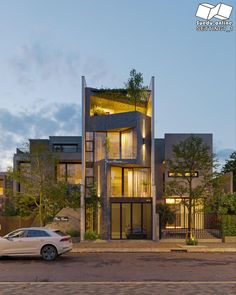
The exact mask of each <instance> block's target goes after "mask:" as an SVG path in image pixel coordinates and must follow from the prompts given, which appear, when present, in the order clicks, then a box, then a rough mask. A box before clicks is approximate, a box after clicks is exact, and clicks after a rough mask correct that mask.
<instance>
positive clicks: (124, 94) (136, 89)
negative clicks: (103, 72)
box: [90, 69, 151, 116]
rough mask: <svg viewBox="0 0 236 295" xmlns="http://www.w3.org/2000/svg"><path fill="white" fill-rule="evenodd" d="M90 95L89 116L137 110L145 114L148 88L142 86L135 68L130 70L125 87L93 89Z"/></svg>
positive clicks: (139, 74)
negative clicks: (92, 93)
mask: <svg viewBox="0 0 236 295" xmlns="http://www.w3.org/2000/svg"><path fill="white" fill-rule="evenodd" d="M93 92H94V95H93V96H91V110H90V114H91V116H101V115H109V114H114V113H122V112H130V111H139V112H141V113H144V114H147V109H148V103H149V97H150V93H151V92H150V90H149V89H148V87H147V86H143V77H142V74H141V73H137V72H136V70H134V69H133V70H132V71H131V72H130V78H129V79H128V81H127V83H125V88H116V89H109V88H101V89H94V90H93Z"/></svg>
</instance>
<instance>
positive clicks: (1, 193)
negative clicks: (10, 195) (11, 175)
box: [0, 179, 3, 196]
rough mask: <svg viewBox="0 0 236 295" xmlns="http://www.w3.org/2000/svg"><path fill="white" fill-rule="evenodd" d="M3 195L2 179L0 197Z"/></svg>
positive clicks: (0, 180) (0, 181)
mask: <svg viewBox="0 0 236 295" xmlns="http://www.w3.org/2000/svg"><path fill="white" fill-rule="evenodd" d="M2 195H3V180H2V179H0V196H2Z"/></svg>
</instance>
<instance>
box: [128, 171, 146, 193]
mask: <svg viewBox="0 0 236 295" xmlns="http://www.w3.org/2000/svg"><path fill="white" fill-rule="evenodd" d="M124 196H125V197H150V170H149V169H148V168H142V169H138V168H137V169H136V168H124Z"/></svg>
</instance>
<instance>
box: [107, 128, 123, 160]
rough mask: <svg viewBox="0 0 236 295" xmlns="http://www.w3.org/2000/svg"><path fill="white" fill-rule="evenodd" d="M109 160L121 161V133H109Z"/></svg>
mask: <svg viewBox="0 0 236 295" xmlns="http://www.w3.org/2000/svg"><path fill="white" fill-rule="evenodd" d="M107 138H108V143H107V145H108V159H120V133H119V132H107Z"/></svg>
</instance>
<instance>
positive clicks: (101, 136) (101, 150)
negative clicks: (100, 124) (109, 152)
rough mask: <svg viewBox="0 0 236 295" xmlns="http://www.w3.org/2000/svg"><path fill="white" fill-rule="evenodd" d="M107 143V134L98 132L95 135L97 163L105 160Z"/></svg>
mask: <svg viewBox="0 0 236 295" xmlns="http://www.w3.org/2000/svg"><path fill="white" fill-rule="evenodd" d="M105 143H106V133H105V132H96V133H95V161H100V160H103V159H105Z"/></svg>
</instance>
